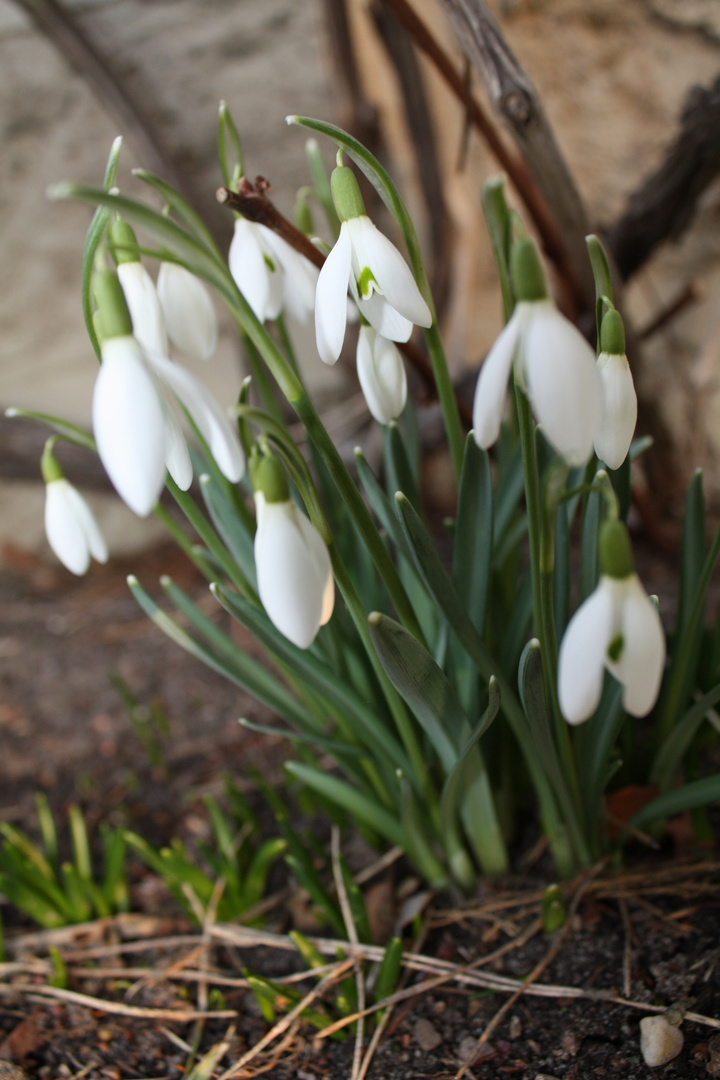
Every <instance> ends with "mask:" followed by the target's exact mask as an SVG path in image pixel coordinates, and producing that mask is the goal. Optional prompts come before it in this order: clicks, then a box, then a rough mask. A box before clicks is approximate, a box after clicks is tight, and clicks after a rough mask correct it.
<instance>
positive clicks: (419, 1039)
mask: <svg viewBox="0 0 720 1080" xmlns="http://www.w3.org/2000/svg"><path fill="white" fill-rule="evenodd" d="M413 1035H414V1036H415V1042H416V1043H417V1044H418V1046H419V1047H420V1049H421V1050H422V1051H424V1053H426V1054H427V1053H429V1052H430V1050H434V1049H435V1048H436V1047H437V1046H439V1045H440V1043H441V1042H442V1035H441V1034H440V1032H439V1031H438V1030H437V1028H436V1027H434V1025H433V1024H431V1023H430V1021H429V1020H425V1019H424V1018H423V1019H421V1020H418V1021H417V1023H415V1024H414V1025H413Z"/></svg>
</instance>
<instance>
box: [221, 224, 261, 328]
mask: <svg viewBox="0 0 720 1080" xmlns="http://www.w3.org/2000/svg"><path fill="white" fill-rule="evenodd" d="M258 230H259V226H258V225H256V224H255V223H254V222H252V221H247V220H246V219H245V218H242V217H241V218H237V220H236V221H235V231H234V233H233V238H232V243H231V244H230V251H229V252H228V266H229V267H230V273H231V274H232V276H233V279H234V281H235V284H236V285H237V287H238V289H239V290H240V292H241V293H242V294H243V296H244V297H245V299H246V300H247V302H248V304H249V305H250V307H251V308H252V310H253V312H254V313H255V315H256V316H257V318H258V319H259V320H260V322H265V319H266V318H267V313H268V305H269V304H270V267H269V266H268V265H267V263H266V262H265V251H264V249H263V246H262V243H261V240H260V233H259V231H258Z"/></svg>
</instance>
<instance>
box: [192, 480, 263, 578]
mask: <svg viewBox="0 0 720 1080" xmlns="http://www.w3.org/2000/svg"><path fill="white" fill-rule="evenodd" d="M200 490H201V491H202V496H203V499H204V500H205V506H206V507H207V510H208V513H209V514H210V519H211V521H212V523H213V525H214V526H215V528H216V529H217V531H218V533H219V535H220V538H221V540H222V542H223V543H224V544H225V547H226V548H227V549H228V551H229V552H230V554H231V555H232V557H233V559H234V560H235V562H236V563H237V564H238V566H239V567H240V569H241V570H242V572H243V574H244V576H245V577H246V578H247V580H248V582H249V583H250V584H251V585H252V587H253V590H254V591H255V592H257V579H256V577H255V554H254V550H253V538H252V536H250V535H249V534H248V532H247V530H246V528H245V526H244V524H243V522H242V520H241V518H240V516H239V515H238V513H237V510H236V508H235V506H234V504H233V502H232V501H231V499H229V498H228V497H227V494H226V492H225V491H224V490H223V488H222V485H220V484H219V483H218V482H217V480H216V479H215V478H214V477H212V476H209V475H208V474H207V473H204V474H203V475H202V476H201V477H200Z"/></svg>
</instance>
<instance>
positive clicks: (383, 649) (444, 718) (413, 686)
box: [368, 611, 470, 772]
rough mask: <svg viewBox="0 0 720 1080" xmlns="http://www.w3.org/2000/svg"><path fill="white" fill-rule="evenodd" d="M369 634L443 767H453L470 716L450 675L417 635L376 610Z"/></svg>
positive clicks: (381, 660)
mask: <svg viewBox="0 0 720 1080" xmlns="http://www.w3.org/2000/svg"><path fill="white" fill-rule="evenodd" d="M368 624H369V627H370V637H371V638H372V643H373V645H374V646H375V650H376V652H377V654H378V656H379V657H380V662H381V663H382V665H383V668H384V669H385V672H386V674H387V676H388V678H389V679H390V682H391V683H392V684H393V686H394V687H395V689H396V690H397V691H398V693H399V694H400V696H401V697H402V698H403V700H404V701H405V702H406V704H407V705H408V706H409V707H410V709H411V710H412V711H413V713H414V714H415V716H416V717H417V719H418V720H419V722H420V724H421V725H422V727H423V730H424V731H425V734H426V735H427V737H428V738H429V739H430V742H431V743H432V745H433V747H434V749H435V752H436V753H437V755H438V757H439V758H440V761H441V762H442V764H443V768H444V769H445V771H446V772H449V771H450V770H451V769H453V768H454V766H455V762H456V761H457V758H458V754H459V752H460V748H461V746H462V742H463V740H464V739H465V738H467V734H468V733H469V731H470V721H469V720H468V718H467V716H466V715H465V712H464V710H463V707H462V705H461V704H460V701H459V699H458V696H457V694H456V693H455V690H454V689H453V687H452V685H451V683H450V682H449V680H448V678H447V676H446V675H445V674H444V673H443V671H442V670H441V668H439V667H438V665H437V664H436V663H435V661H434V660H433V658H432V656H431V655H430V653H429V652H428V651H427V649H425V648H424V647H423V646H422V645H421V644H420V642H419V641H418V640H417V638H415V637H413V635H412V634H411V633H410V632H409V631H408V630H405V629H404V627H402V626H401V625H400V623H397V622H395V621H394V619H390V618H388V616H387V615H382V614H380V612H377V611H375V612H373V613H372V615H370V617H369V619H368Z"/></svg>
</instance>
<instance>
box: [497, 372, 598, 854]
mask: <svg viewBox="0 0 720 1080" xmlns="http://www.w3.org/2000/svg"><path fill="white" fill-rule="evenodd" d="M515 401H516V405H517V415H518V427H519V433H520V446H521V449H522V459H523V476H524V482H525V505H526V510H527V520H528V542H529V547H530V576H531V583H532V600H533V622H534V625H535V635H536V637H537V639H538V641H539V642H540V655H541V658H542V670H543V681H544V684H545V700H546V702H547V706H548V713H549V715H550V716H551V717H552V724H553V731H554V736H555V738H554V743H555V746H556V750H557V753H558V757H559V762H560V769H559V770H558V779H559V778H560V777H562V783H563V785H564V786H565V788H566V790H565V791H564V792H562V793H558V801H559V802H560V805H561V806H562V807H563V809H564V810H565V817H566V820H565V825H566V827H567V829H568V833H569V835H570V836H571V838H572V843H573V846H574V848H575V857H576V859H577V861H578V863H579V864H580V865H581V866H589V865H590V862H591V857H590V851H589V850H588V846H587V843H586V841H585V836H584V826H583V821H584V812H583V806H582V801H581V799H580V787H579V783H578V776H577V769H576V766H575V758H574V755H573V750H572V745H571V742H570V735H569V733H568V729H567V724H566V723H565V721H564V719H563V717H562V714H561V713H560V706H559V704H558V692H557V660H558V647H557V633H556V630H555V610H554V597H553V575H552V570H551V571H550V572H543V562H544V560H543V552H542V551H541V547H542V534H543V522H542V503H541V498H540V476H539V471H538V460H537V448H536V443H535V421H534V419H533V414H532V409H531V407H530V402H529V400H528V398H527V397H526V395H525V393H524V392H523V390H522V387H520V386H519V385H518V383H517V380H516V381H515ZM546 526H547V529H548V530H549V531H552V530H554V522H553V523H546ZM568 803H569V804H570V807H571V808H572V811H573V812H571V813H570V814H568V813H567V807H568Z"/></svg>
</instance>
